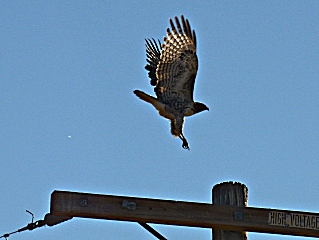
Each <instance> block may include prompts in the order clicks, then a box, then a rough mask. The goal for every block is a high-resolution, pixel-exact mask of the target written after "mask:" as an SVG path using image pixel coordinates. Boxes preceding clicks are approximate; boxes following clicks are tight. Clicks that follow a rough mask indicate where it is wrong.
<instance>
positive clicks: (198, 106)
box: [194, 102, 209, 114]
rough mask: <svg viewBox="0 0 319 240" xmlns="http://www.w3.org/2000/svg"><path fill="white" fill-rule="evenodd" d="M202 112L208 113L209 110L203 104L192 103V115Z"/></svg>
mask: <svg viewBox="0 0 319 240" xmlns="http://www.w3.org/2000/svg"><path fill="white" fill-rule="evenodd" d="M204 110H208V111H209V108H208V107H207V106H206V105H205V104H204V103H200V102H194V114H196V113H199V112H202V111H204Z"/></svg>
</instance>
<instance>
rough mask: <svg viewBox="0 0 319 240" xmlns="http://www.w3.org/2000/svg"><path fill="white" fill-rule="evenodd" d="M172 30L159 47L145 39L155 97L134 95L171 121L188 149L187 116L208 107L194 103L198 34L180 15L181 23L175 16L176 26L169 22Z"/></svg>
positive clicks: (140, 92) (148, 67)
mask: <svg viewBox="0 0 319 240" xmlns="http://www.w3.org/2000/svg"><path fill="white" fill-rule="evenodd" d="M169 21H170V25H171V30H170V29H169V28H167V31H166V33H167V37H164V43H163V44H160V41H158V43H159V45H158V44H157V42H156V41H155V40H154V39H146V56H147V62H148V64H147V65H146V66H145V69H146V70H148V76H149V77H150V79H151V81H150V83H151V85H152V86H155V88H154V92H155V94H156V98H155V97H152V96H150V95H148V94H146V93H144V92H142V91H139V90H135V91H134V93H135V94H136V95H137V96H138V97H139V98H140V99H142V100H144V101H146V102H148V103H150V104H152V105H153V106H154V107H155V108H156V109H157V110H158V112H159V114H160V115H161V116H163V117H165V118H167V119H169V120H170V121H171V133H172V135H173V136H174V137H179V138H180V139H181V140H182V141H183V145H182V147H183V148H185V149H189V146H188V142H187V140H186V138H185V137H184V135H183V124H184V117H186V116H192V115H194V114H196V113H199V112H201V111H204V110H209V109H208V107H207V106H206V105H205V104H203V103H199V102H194V100H193V92H194V84H195V78H196V74H197V69H198V60H197V55H196V35H195V31H192V30H191V27H190V25H189V22H188V20H187V19H184V16H183V15H182V16H181V23H182V25H181V24H180V22H179V19H178V18H177V17H175V22H176V27H175V25H174V22H173V20H172V19H170V20H169Z"/></svg>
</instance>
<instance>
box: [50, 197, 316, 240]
mask: <svg viewBox="0 0 319 240" xmlns="http://www.w3.org/2000/svg"><path fill="white" fill-rule="evenodd" d="M50 214H52V215H55V216H64V217H83V218H96V219H108V220H120V221H133V222H140V223H157V224H168V225H178V226H190V227H202V228H219V229H225V230H231V231H241V232H244V231H248V232H263V233H276V234H286V235H296V236H305V237H319V214H318V213H308V212H298V211H287V210H276V209H265V208H252V207H237V206H221V205H212V204H208V203H196V202H182V201H172V200H161V199H148V198H137V197H126V196H112V195H100V194H89V193H77V192H65V191H54V192H53V193H52V195H51V209H50Z"/></svg>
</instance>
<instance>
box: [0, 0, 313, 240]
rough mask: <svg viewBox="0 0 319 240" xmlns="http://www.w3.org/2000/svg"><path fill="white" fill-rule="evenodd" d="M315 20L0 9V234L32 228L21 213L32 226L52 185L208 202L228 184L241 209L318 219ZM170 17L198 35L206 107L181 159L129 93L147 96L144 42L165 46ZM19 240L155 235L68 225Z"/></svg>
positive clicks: (277, 4)
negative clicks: (242, 194) (236, 188)
mask: <svg viewBox="0 0 319 240" xmlns="http://www.w3.org/2000/svg"><path fill="white" fill-rule="evenodd" d="M318 12H319V2H318V1H290V0H289V1H288V0H287V1H188V2H185V1H174V2H172V1H136V2H135V3H129V2H127V1H90V3H87V2H85V1H68V2H66V1H50V2H48V1H1V3H0V31H1V35H0V61H1V63H0V71H1V75H0V78H1V79H0V103H1V104H0V116H1V118H0V144H1V148H0V161H1V175H0V177H1V181H0V182H1V183H0V186H1V187H0V189H1V193H2V194H1V198H0V206H1V212H0V222H1V224H0V235H2V234H4V233H8V232H11V231H15V230H17V229H18V228H21V227H23V226H25V225H26V224H27V223H29V222H30V220H31V217H30V215H29V214H28V213H26V212H25V210H26V209H28V210H30V211H32V212H33V213H34V215H35V220H39V219H42V218H43V217H44V215H45V214H46V213H47V212H49V206H50V194H51V193H52V191H54V190H66V191H79V192H90V193H100V194H113V195H125V196H136V197H148V198H160V199H173V200H180V201H195V202H205V203H209V202H211V189H212V187H213V186H214V185H215V184H218V183H220V182H223V181H239V182H241V183H244V184H246V185H247V187H248V189H249V206H251V207H265V208H279V209H291V210H300V211H310V212H318V211H319V210H318V200H319V191H318V189H319V187H318V171H319V164H318V158H319V126H318V122H319V101H318V94H319V81H318V79H319V66H318V65H319V46H318V37H319V25H318ZM181 14H184V15H185V16H186V17H187V18H188V19H189V20H190V24H191V26H192V28H193V29H195V31H196V34H197V41H198V58H199V72H198V75H197V79H196V84H195V100H197V101H201V102H204V103H205V104H207V105H208V106H209V107H210V111H209V112H207V111H206V112H203V113H200V114H198V115H196V116H193V117H190V118H187V119H186V123H185V128H184V134H185V136H186V138H187V139H188V141H189V144H190V148H191V150H190V151H187V150H184V149H182V148H181V141H180V140H179V139H174V138H173V137H172V136H171V135H170V131H169V122H168V121H167V120H165V119H164V118H161V117H159V116H158V114H157V112H156V111H155V110H154V109H153V107H151V106H150V105H148V104H146V103H144V102H142V101H140V100H139V99H138V98H137V97H135V95H134V94H133V90H134V89H140V90H143V91H145V92H147V93H150V94H152V93H153V89H152V87H151V85H149V79H148V77H147V72H146V71H145V70H144V66H145V64H146V60H145V47H144V38H148V37H154V38H159V39H161V40H162V39H163V36H164V35H165V30H166V28H167V27H168V26H169V22H168V19H169V18H171V17H174V16H175V15H177V16H180V15H181ZM69 136H71V137H69ZM153 227H154V228H156V229H157V230H158V231H159V232H160V233H161V234H163V235H164V236H165V237H167V238H168V239H186V240H188V239H189V240H191V239H211V231H210V230H209V229H197V228H185V227H174V226H164V225H153ZM19 239H24V240H25V239H48V240H50V239H52V240H53V239H80V240H82V239H83V240H84V239H128V240H133V239H145V240H146V239H154V238H153V237H152V235H151V234H150V233H148V232H147V231H146V230H144V229H143V228H142V227H140V226H139V225H138V224H136V223H128V222H119V221H102V220H90V219H79V218H77V219H72V220H71V221H68V222H65V223H62V224H60V225H57V226H54V227H43V228H39V229H36V230H33V231H31V232H29V231H27V232H23V233H17V234H15V235H12V236H11V237H10V240H19ZM257 239H260V240H265V239H304V238H301V237H292V236H280V235H269V234H257V233H250V234H249V240H257ZM308 239H309V238H308Z"/></svg>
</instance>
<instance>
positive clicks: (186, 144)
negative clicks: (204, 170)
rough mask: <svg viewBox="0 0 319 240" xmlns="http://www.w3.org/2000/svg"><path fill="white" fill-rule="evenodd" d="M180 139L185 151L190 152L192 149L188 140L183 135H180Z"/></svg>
mask: <svg viewBox="0 0 319 240" xmlns="http://www.w3.org/2000/svg"><path fill="white" fill-rule="evenodd" d="M179 138H180V139H181V140H182V141H183V145H182V147H183V148H184V149H187V150H190V148H189V146H188V142H187V140H186V138H185V137H184V135H183V134H182V133H181V134H180V135H179Z"/></svg>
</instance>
